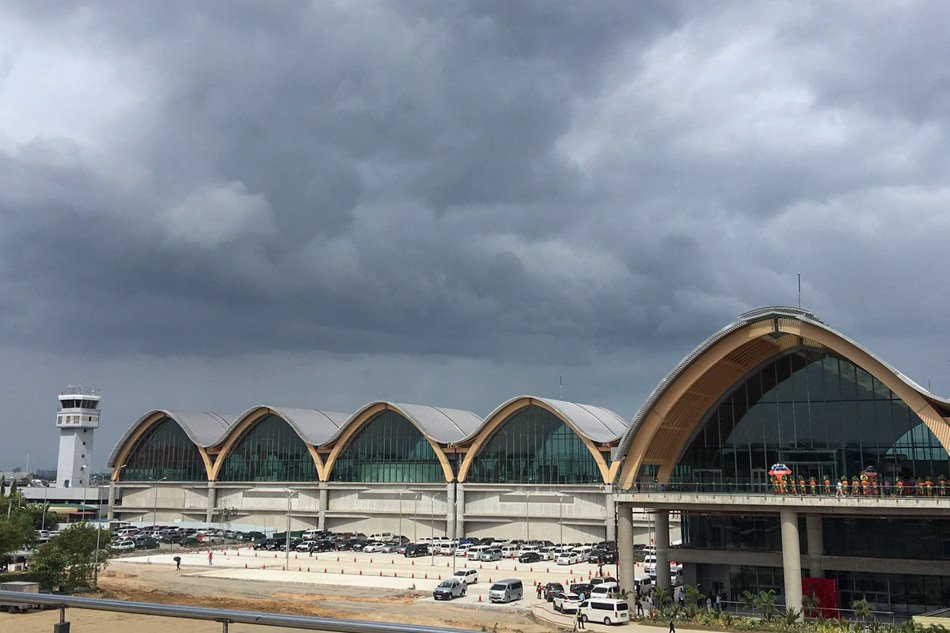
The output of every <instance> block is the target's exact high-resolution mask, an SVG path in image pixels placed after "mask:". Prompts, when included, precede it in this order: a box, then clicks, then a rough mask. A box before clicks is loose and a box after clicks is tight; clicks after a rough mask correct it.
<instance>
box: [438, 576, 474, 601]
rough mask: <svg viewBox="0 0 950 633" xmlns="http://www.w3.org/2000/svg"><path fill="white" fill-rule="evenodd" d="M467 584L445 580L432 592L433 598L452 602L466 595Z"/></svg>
mask: <svg viewBox="0 0 950 633" xmlns="http://www.w3.org/2000/svg"><path fill="white" fill-rule="evenodd" d="M465 587H466V585H465V583H464V582H462V581H460V580H455V579H454V578H453V579H450V580H443V581H442V582H440V583H439V585H438V586H437V587H436V588H435V589H434V590H433V591H432V597H433V598H435V599H436V600H451V599H452V598H460V597H462V596H464V595H465Z"/></svg>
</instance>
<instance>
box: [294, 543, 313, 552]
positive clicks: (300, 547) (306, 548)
mask: <svg viewBox="0 0 950 633" xmlns="http://www.w3.org/2000/svg"><path fill="white" fill-rule="evenodd" d="M316 544H317V542H316V541H300V543H298V544H297V547H295V548H294V549H295V550H297V551H298V552H312V551H313V548H314V546H315V545H316Z"/></svg>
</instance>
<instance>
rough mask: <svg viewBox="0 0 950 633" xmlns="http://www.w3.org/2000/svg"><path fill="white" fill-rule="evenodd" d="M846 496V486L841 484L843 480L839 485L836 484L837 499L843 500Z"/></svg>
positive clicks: (839, 481)
mask: <svg viewBox="0 0 950 633" xmlns="http://www.w3.org/2000/svg"><path fill="white" fill-rule="evenodd" d="M843 496H844V485H843V484H842V483H841V480H840V479H839V480H838V483H836V484H835V497H838V498H841V497H843Z"/></svg>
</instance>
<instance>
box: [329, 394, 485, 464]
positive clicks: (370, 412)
mask: <svg viewBox="0 0 950 633" xmlns="http://www.w3.org/2000/svg"><path fill="white" fill-rule="evenodd" d="M384 411H395V412H396V413H398V414H399V415H401V416H403V417H404V418H406V419H407V420H408V421H409V422H410V423H411V424H412V425H413V426H414V427H416V428H417V429H419V432H420V433H422V435H423V436H425V438H426V440H427V441H428V442H429V444H430V445H431V446H432V450H433V451H435V454H436V457H438V458H439V462H440V463H441V464H442V471H443V473H444V474H445V480H446V481H452V480H453V479H454V478H455V474H454V473H453V472H452V466H451V465H450V464H449V460H448V457H447V456H446V454H445V451H443V450H442V446H441V445H442V444H454V443H456V442H458V441H459V440H461V439H463V438H465V437H466V436H468V435H469V434H471V433H473V432H474V431H475V429H477V428H478V426H479V425H480V424H481V420H480V419H479V417H478V416H477V415H475V414H474V413H472V412H471V411H464V410H460V409H446V408H443V407H433V406H429V405H418V404H399V403H394V402H381V401H380V402H371V403H369V404H366V405H364V406H363V407H361V408H360V410H359V411H357V412H356V413H354V414H353V415H352V416H351V417H350V419H349V420H348V421H347V422H346V424H345V426H344V428H343V430H342V432H341V433H340V434H339V435H338V436H337V437H336V438H334V443H333V448H332V449H331V451H330V454H329V455H328V456H327V459H326V463H325V464H324V466H323V472H322V474H321V479H323V480H324V481H326V480H328V479H329V477H330V472H331V471H332V470H333V463H334V462H335V461H336V459H337V457H339V456H340V453H341V452H342V451H343V449H344V448H346V445H347V444H348V443H349V442H350V440H352V439H353V438H354V437H355V436H356V434H357V433H358V432H359V430H360V429H362V428H363V426H365V425H366V424H367V423H369V422H370V421H371V420H373V419H374V418H375V417H376V416H378V415H380V414H381V413H383V412H384Z"/></svg>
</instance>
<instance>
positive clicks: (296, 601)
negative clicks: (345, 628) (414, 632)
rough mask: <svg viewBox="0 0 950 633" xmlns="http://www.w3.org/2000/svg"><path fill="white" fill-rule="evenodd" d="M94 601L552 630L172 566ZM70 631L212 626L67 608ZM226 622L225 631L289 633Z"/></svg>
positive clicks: (109, 574)
mask: <svg viewBox="0 0 950 633" xmlns="http://www.w3.org/2000/svg"><path fill="white" fill-rule="evenodd" d="M99 584H100V588H101V590H102V591H101V593H100V597H103V598H112V599H118V600H129V601H138V602H158V603H174V604H186V605H192V606H199V607H213V608H227V609H238V610H246V611H267V612H272V613H283V614H292V615H310V616H317V617H329V618H342V619H350V620H364V621H376V622H388V623H395V622H405V623H411V624H424V625H429V626H444V627H451V628H458V629H465V630H472V631H480V630H487V631H491V630H492V629H493V627H495V626H496V625H497V631H501V632H504V633H551V631H552V628H551V627H549V626H547V625H542V624H539V623H537V622H535V621H534V620H533V619H532V618H531V616H530V615H528V614H527V613H524V612H520V611H516V610H511V609H506V610H504V611H501V610H498V609H493V608H491V607H487V608H484V607H481V606H456V605H452V604H446V603H438V604H436V603H432V602H425V601H417V600H419V599H420V598H423V597H426V596H427V595H429V594H428V592H418V591H417V592H413V591H408V590H394V589H375V588H374V589H367V588H363V589H362V590H360V589H359V588H354V587H335V586H332V585H321V586H319V587H317V588H315V587H314V586H313V585H304V584H295V583H283V582H280V583H262V582H251V581H246V580H234V579H227V578H207V577H203V576H189V575H182V574H178V573H176V572H175V571H174V569H173V568H171V569H169V568H166V567H164V566H156V565H151V566H149V565H143V564H140V563H125V562H120V561H116V562H114V563H113V564H111V565H110V567H109V569H108V570H107V571H105V572H104V573H103V574H102V575H101V576H100V583H99ZM58 619H59V613H58V611H38V612H34V613H29V614H16V615H14V614H6V613H0V633H41V632H42V633H49V632H50V631H52V629H53V623H54V622H57V621H58ZM67 620H68V621H70V622H71V623H72V626H71V630H72V633H87V632H89V633H92V632H95V633H168V632H169V631H174V633H212V632H215V633H217V632H219V631H220V630H221V625H220V624H218V623H214V622H195V621H193V620H170V619H167V618H154V617H146V616H136V615H128V614H122V613H105V612H100V611H80V610H69V611H67ZM292 630H294V629H283V628H274V627H260V626H254V625H240V624H232V625H231V626H230V632H231V633H275V632H276V631H292Z"/></svg>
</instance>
